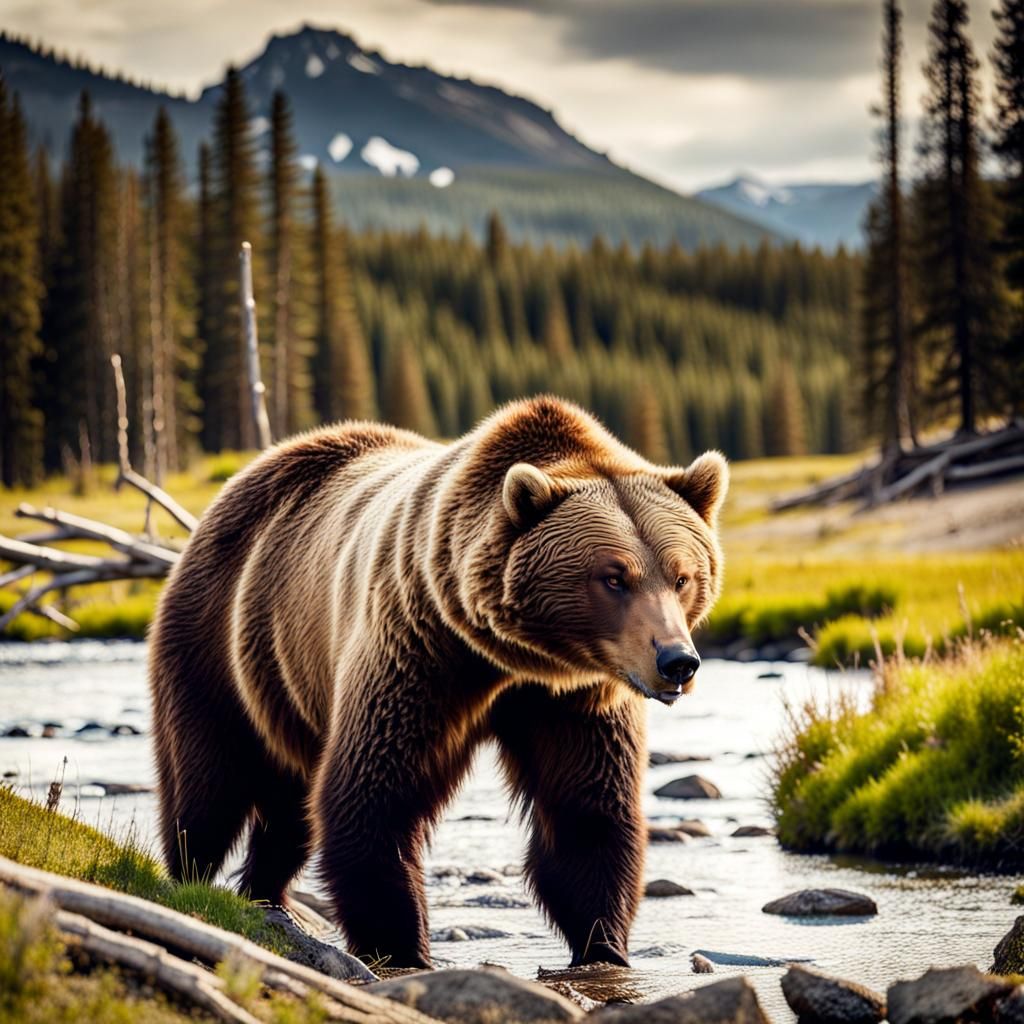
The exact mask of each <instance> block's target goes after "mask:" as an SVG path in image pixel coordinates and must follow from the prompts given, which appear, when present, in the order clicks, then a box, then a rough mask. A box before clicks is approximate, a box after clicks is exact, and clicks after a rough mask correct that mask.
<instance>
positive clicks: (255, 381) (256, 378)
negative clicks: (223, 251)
mask: <svg viewBox="0 0 1024 1024" xmlns="http://www.w3.org/2000/svg"><path fill="white" fill-rule="evenodd" d="M238 259H239V274H240V275H241V288H242V332H243V333H244V335H245V355H246V370H247V372H248V375H249V396H250V400H251V402H252V419H253V423H254V425H255V427H256V444H257V445H258V446H259V447H260V448H261V449H263V448H269V447H270V445H271V439H270V419H269V417H268V416H267V389H266V387H265V386H264V384H263V378H262V376H261V375H260V347H259V338H258V336H257V334H256V300H255V298H254V297H253V292H252V246H251V245H250V244H249V243H248V242H243V243H242V249H241V252H240V253H239V254H238Z"/></svg>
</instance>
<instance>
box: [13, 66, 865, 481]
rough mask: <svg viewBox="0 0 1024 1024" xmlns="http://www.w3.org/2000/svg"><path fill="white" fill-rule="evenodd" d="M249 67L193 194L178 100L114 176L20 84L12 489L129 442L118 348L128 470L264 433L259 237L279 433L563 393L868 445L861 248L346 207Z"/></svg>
mask: <svg viewBox="0 0 1024 1024" xmlns="http://www.w3.org/2000/svg"><path fill="white" fill-rule="evenodd" d="M252 123H253V118H252V116H251V111H250V109H249V106H248V103H247V100H246V97H245V90H244V85H243V82H242V79H241V77H240V76H239V75H238V74H237V73H236V72H234V71H229V73H228V75H227V79H226V84H225V88H224V91H223V94H222V96H221V99H220V102H219V105H218V107H217V110H216V114H215V123H214V124H213V126H212V133H211V140H210V142H209V143H208V144H207V143H204V144H203V145H202V146H201V149H200V153H199V158H198V168H199V170H198V181H197V182H196V183H195V187H194V188H192V189H189V188H188V187H187V185H186V182H185V180H184V176H183V172H182V161H181V154H180V152H179V149H178V143H177V139H176V137H175V132H174V126H173V124H172V122H171V119H170V118H169V117H168V115H167V114H166V113H165V112H163V111H161V112H160V113H158V115H157V117H156V119H155V121H154V124H153V126H152V129H151V131H150V133H149V137H148V138H147V140H146V147H145V152H146V156H145V165H144V167H143V168H142V169H141V171H137V170H135V169H132V168H125V167H120V166H118V163H117V159H116V154H115V153H114V151H113V147H112V145H111V141H110V136H109V133H108V132H107V130H106V128H105V126H104V125H103V123H102V121H101V120H100V119H99V118H98V117H97V116H96V113H95V111H94V110H93V108H92V105H91V103H90V101H89V97H88V96H87V95H83V96H82V98H81V101H80V105H79V110H78V116H77V119H76V122H75V124H74V126H73V129H72V132H71V138H70V139H69V141H68V146H67V153H66V158H65V160H64V162H63V165H62V166H61V167H60V168H59V173H57V174H56V175H54V174H53V168H52V166H51V162H50V160H49V159H48V157H47V156H46V155H45V154H44V153H43V152H42V151H40V152H37V153H36V154H34V155H33V154H31V153H30V152H29V151H28V148H27V143H26V131H25V124H24V120H23V118H22V116H21V113H20V110H19V107H18V104H17V99H16V97H13V96H10V95H7V93H6V92H0V153H2V154H3V156H2V157H0V159H2V160H3V161H6V163H5V164H4V166H3V167H2V168H0V224H2V225H3V230H2V232H0V237H2V242H0V325H2V326H0V346H2V351H0V360H2V362H0V388H2V389H3V396H2V397H3V413H2V414H0V415H2V417H3V419H2V422H0V432H2V435H3V438H4V441H3V445H2V449H3V452H2V464H0V470H2V474H0V476H2V480H3V483H4V484H5V485H7V486H12V485H16V484H27V483H31V482H32V481H34V480H35V479H37V478H38V477H39V476H40V475H41V474H43V473H46V472H54V471H60V470H64V471H69V470H74V469H75V467H76V466H78V465H80V464H81V463H82V462H83V461H110V460H113V459H114V458H115V457H116V454H117V427H118V424H117V422H116V401H115V397H114V394H113V378H112V375H111V372H110V365H109V359H110V356H111V355H112V354H113V353H115V352H117V353H120V355H121V356H122V359H123V362H124V366H125V370H126V376H127V383H128V392H129V395H130V398H131V405H132V407H131V409H130V410H129V422H130V444H131V452H132V458H133V461H135V462H136V463H137V464H141V465H143V466H144V467H145V469H146V470H147V472H148V473H151V474H152V475H153V477H154V478H156V479H161V478H162V477H163V476H164V475H165V474H167V473H170V472H173V471H175V470H177V469H180V468H181V467H183V466H184V465H185V464H186V463H187V461H188V460H189V458H190V457H191V455H192V454H193V453H195V452H197V451H199V450H205V451H221V450H231V449H245V448H249V447H252V445H253V443H254V437H253V436H252V424H251V422H250V418H249V416H248V415H247V408H248V404H247V403H248V397H247V385H246V377H245V373H244V364H243V346H242V342H241V331H240V310H239V276H238V250H239V246H240V243H241V242H242V241H243V240H247V241H251V242H252V244H253V247H254V252H255V257H256V267H255V272H256V282H257V283H256V291H257V301H258V307H259V317H260V338H261V354H262V363H263V375H264V380H265V382H266V384H267V387H268V396H269V411H270V416H271V422H272V427H273V432H274V435H275V437H283V436H286V435H288V434H290V433H293V432H295V431H299V430H303V429H306V428H308V427H311V426H313V425H315V424H317V423H321V422H328V421H332V420H337V419H343V418H377V417H379V418H382V419H385V420H387V421H390V422H392V423H395V424H397V425H399V426H403V427H408V428H410V429H414V430H419V431H421V432H423V433H426V434H430V435H433V436H440V437H452V436H456V435H458V434H460V433H462V432H463V431H465V430H468V429H470V428H471V427H472V426H473V425H474V424H475V423H476V422H477V421H478V420H479V419H480V418H481V417H482V416H484V415H486V414H487V413H488V412H489V411H490V410H491V409H492V408H493V407H494V406H495V405H496V404H497V403H500V402H504V401H507V400H510V399H513V398H516V397H520V396H524V395H529V394H535V393H539V392H555V393H558V394H562V395H564V396H566V397H568V398H571V399H575V400H576V401H578V402H580V403H581V404H583V405H585V406H587V407H589V408H591V409H593V410H594V411H595V412H596V413H597V414H598V415H599V416H601V417H602V418H603V419H604V420H605V421H606V422H607V423H608V425H609V426H610V427H611V428H612V429H613V430H615V431H616V432H618V433H620V434H621V435H622V436H624V437H625V438H626V440H627V441H628V442H630V443H632V444H633V445H635V446H636V447H637V448H638V449H640V450H641V451H643V452H645V453H646V454H648V455H649V456H651V457H652V458H656V459H661V460H666V461H669V460H671V461H683V460H685V459H687V458H689V457H690V456H691V455H692V454H693V453H694V452H696V451H698V450H701V449H703V448H705V447H720V448H723V449H724V450H725V451H727V452H728V453H729V454H731V455H734V456H736V457H754V456H758V455H762V454H766V453H790V452H802V451H805V450H811V451H836V450H841V449H843V448H846V447H848V446H849V445H850V444H851V443H853V441H854V439H855V432H856V417H855V415H854V410H852V409H851V407H850V403H849V401H848V380H847V367H848V365H849V359H850V349H851V339H852V334H853V326H854V323H855V318H856V310H855V305H856V303H855V290H856V289H855V285H856V280H857V274H858V269H859V263H858V260H857V258H856V257H854V256H852V255H850V254H847V253H845V252H842V251H840V252H839V253H838V254H835V255H825V254H823V253H822V252H820V251H810V252H808V251H805V250H803V249H802V248H801V247H800V246H798V245H791V246H784V247H777V246H769V245H764V246H762V247H760V248H758V249H756V250H753V251H751V250H747V249H740V250H737V251H729V250H727V249H725V248H713V249H701V250H698V251H696V252H692V253H691V252H687V251H685V250H684V249H683V248H682V247H681V246H680V245H678V244H674V245H670V246H668V247H667V248H654V247H653V246H646V247H644V248H643V249H641V250H640V251H634V250H633V249H631V248H630V247H629V246H627V245H622V246H619V247H615V248H613V247H612V246H610V245H609V244H608V243H606V242H605V241H604V240H603V239H601V238H596V239H595V240H594V241H593V243H592V245H590V246H589V247H587V248H586V249H580V248H576V247H568V248H566V249H560V250H556V249H554V248H552V247H550V246H544V247H537V246H532V245H529V244H514V243H513V242H512V241H511V240H510V239H509V237H508V233H507V231H506V229H505V227H504V224H503V222H502V220H501V218H500V217H499V216H498V215H497V214H494V215H493V216H492V217H491V218H490V221H489V223H488V225H487V227H486V232H485V236H486V237H485V239H484V241H483V243H482V244H481V243H479V242H477V241H475V240H474V239H473V238H472V237H471V236H470V235H469V234H468V233H463V234H462V235H460V236H458V237H435V236H431V235H429V234H428V233H427V232H426V231H425V230H420V231H417V232H412V233H408V232H406V233H399V232H389V231H365V232H361V233H359V234H353V233H351V232H349V231H347V230H346V229H345V227H344V225H341V224H338V223H336V222H335V217H334V210H335V207H334V202H333V197H332V195H331V190H330V187H329V182H328V180H327V177H326V176H325V174H324V172H323V171H322V170H321V169H320V168H319V167H318V168H315V169H314V170H313V171H312V173H311V174H310V173H308V172H307V171H306V170H304V169H303V167H302V166H301V164H300V163H298V162H297V160H296V155H297V149H296V144H295V141H294V137H293V133H292V126H291V113H290V109H289V105H288V100H287V98H286V97H285V96H284V95H283V94H278V95H277V96H275V97H274V100H273V107H272V111H271V117H270V128H269V131H268V132H267V134H266V136H265V137H262V138H260V137H257V136H254V133H253V130H252Z"/></svg>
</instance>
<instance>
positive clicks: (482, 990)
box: [366, 968, 583, 1024]
mask: <svg viewBox="0 0 1024 1024" xmlns="http://www.w3.org/2000/svg"><path fill="white" fill-rule="evenodd" d="M366 990H367V991H368V992H373V993H374V995H379V996H384V997H385V998H386V999H391V1000H394V1001H395V1002H397V1003H403V1004H405V1005H406V1006H411V1007H413V1008H414V1009H416V1010H419V1011H420V1012H421V1013H425V1014H426V1015H427V1016H428V1017H435V1018H437V1019H438V1020H443V1021H451V1022H453V1024H454V1022H456V1021H457V1022H458V1024H494V1022H497V1021H500V1022H501V1024H560V1022H562V1021H574V1020H579V1018H581V1017H582V1016H583V1010H582V1009H581V1008H580V1007H579V1006H577V1005H576V1004H575V1003H572V1002H570V1001H569V1000H568V999H566V998H565V996H563V995H560V994H559V993H557V992H554V991H552V990H551V989H550V988H548V987H546V986H544V985H540V984H538V983H537V982H533V981H526V980H524V979H523V978H516V977H514V976H513V975H511V974H509V973H507V972H506V971H503V970H500V969H499V970H495V969H492V968H488V969H486V970H475V971H473V970H449V971H425V972H421V973H417V974H410V975H407V976H405V977H403V978H392V979H390V980H388V981H382V982H378V983H376V984H374V985H368V986H367V988H366Z"/></svg>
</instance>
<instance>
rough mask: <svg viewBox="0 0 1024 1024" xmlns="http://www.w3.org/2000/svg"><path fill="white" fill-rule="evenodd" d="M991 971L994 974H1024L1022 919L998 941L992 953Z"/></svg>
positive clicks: (1023, 929)
mask: <svg viewBox="0 0 1024 1024" xmlns="http://www.w3.org/2000/svg"><path fill="white" fill-rule="evenodd" d="M993 956H994V958H995V960H994V962H993V964H992V971H993V972H994V973H995V974H1024V917H1018V918H1017V920H1016V921H1014V922H1013V927H1012V928H1011V929H1010V930H1009V931H1008V932H1007V933H1006V934H1005V935H1004V936H1003V937H1002V938H1001V939H1000V940H999V945H997V946H996V948H995V950H994V951H993Z"/></svg>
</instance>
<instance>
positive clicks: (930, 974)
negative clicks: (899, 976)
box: [888, 967, 1013, 1024]
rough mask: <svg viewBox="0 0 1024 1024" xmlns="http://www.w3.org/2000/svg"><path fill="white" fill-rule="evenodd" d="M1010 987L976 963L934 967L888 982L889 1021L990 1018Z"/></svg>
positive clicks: (949, 1023)
mask: <svg viewBox="0 0 1024 1024" xmlns="http://www.w3.org/2000/svg"><path fill="white" fill-rule="evenodd" d="M1012 991H1013V985H1012V984H1011V983H1010V982H1008V981H1006V980H1004V979H1003V978H993V977H991V976H990V975H986V974H982V973H981V971H979V970H978V968H977V967H947V968H937V967H933V968H932V969H931V970H928V971H925V973H924V974H922V975H921V977H920V978H918V979H917V980H916V981H897V982H896V984H895V985H890V986H889V992H888V1003H889V1021H890V1024H955V1022H956V1021H960V1020H993V1019H994V1008H995V1004H996V1003H997V1002H998V1001H999V1000H1000V999H1001V998H1002V997H1004V996H1007V995H1009V994H1010V993H1011V992H1012Z"/></svg>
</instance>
